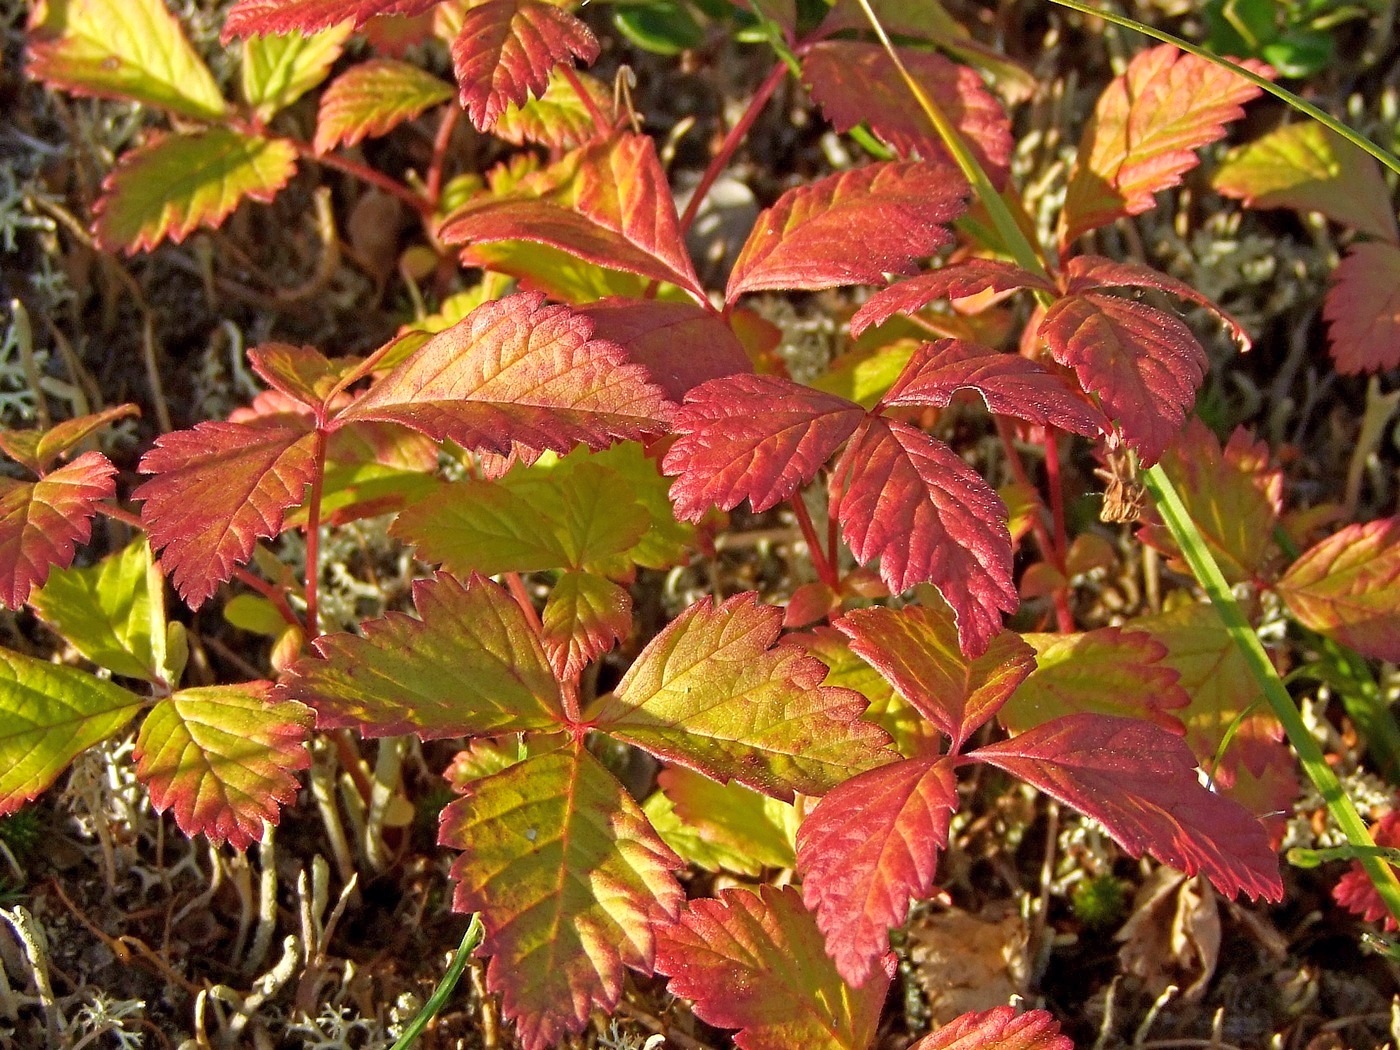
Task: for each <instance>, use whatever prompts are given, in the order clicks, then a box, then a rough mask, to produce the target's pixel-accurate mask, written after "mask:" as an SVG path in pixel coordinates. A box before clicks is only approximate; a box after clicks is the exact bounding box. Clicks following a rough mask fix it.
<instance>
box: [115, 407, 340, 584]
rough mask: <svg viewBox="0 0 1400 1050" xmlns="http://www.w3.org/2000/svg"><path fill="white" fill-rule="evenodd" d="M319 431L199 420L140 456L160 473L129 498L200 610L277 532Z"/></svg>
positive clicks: (311, 466)
mask: <svg viewBox="0 0 1400 1050" xmlns="http://www.w3.org/2000/svg"><path fill="white" fill-rule="evenodd" d="M314 446H315V436H314V434H311V433H308V432H307V430H306V428H305V427H293V426H280V425H274V426H250V425H248V424H244V423H220V422H214V423H200V424H199V425H198V426H197V427H195V428H194V429H193V430H177V431H174V432H173V433H170V434H165V435H163V436H162V437H159V438H157V439H156V444H155V447H154V448H153V449H151V450H150V451H149V452H147V453H146V455H145V456H143V457H142V459H141V467H140V469H141V473H143V474H153V475H155V476H154V477H152V478H151V479H150V480H149V481H147V482H145V483H143V484H142V485H141V486H140V487H139V488H137V489H136V491H135V492H133V493H132V497H133V498H134V499H138V500H144V501H145V503H144V506H142V508H141V520H142V522H143V523H144V524H145V526H146V533H147V535H149V536H150V538H151V546H152V547H154V548H155V549H156V550H157V551H159V552H160V564H161V568H162V569H163V570H164V571H165V572H166V573H167V574H168V575H169V576H170V577H171V579H172V580H173V582H174V584H175V589H176V590H178V591H179V592H180V595H181V597H183V598H184V599H185V601H186V603H188V604H189V606H190V608H192V609H198V608H199V607H200V606H201V605H203V604H204V602H205V601H206V600H207V599H208V598H209V597H211V596H212V595H213V593H214V591H215V590H216V589H217V588H218V586H219V584H221V583H223V582H224V581H225V580H227V579H228V578H229V577H230V576H232V575H233V570H234V567H235V566H237V565H241V564H242V563H243V562H245V561H247V560H248V559H249V558H250V557H251V556H252V554H253V547H254V546H255V545H256V544H257V542H258V540H260V539H267V538H269V537H272V536H276V535H277V534H278V533H279V532H280V531H281V529H282V520H283V518H284V517H285V516H286V513H287V510H288V509H289V508H291V507H294V506H296V504H298V503H300V502H301V499H302V494H303V492H304V491H305V489H306V486H307V485H309V484H311V480H312V478H313V477H314V476H315V473H316V457H315V454H314V451H313V450H314Z"/></svg>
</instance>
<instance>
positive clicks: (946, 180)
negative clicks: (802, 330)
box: [724, 163, 968, 303]
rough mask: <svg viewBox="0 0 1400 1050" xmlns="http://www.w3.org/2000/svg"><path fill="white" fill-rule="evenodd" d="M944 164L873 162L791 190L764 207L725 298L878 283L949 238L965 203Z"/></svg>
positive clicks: (962, 185) (907, 269)
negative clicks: (784, 290)
mask: <svg viewBox="0 0 1400 1050" xmlns="http://www.w3.org/2000/svg"><path fill="white" fill-rule="evenodd" d="M967 192H968V188H967V183H966V181H965V180H964V179H963V178H962V176H961V175H959V174H958V172H957V170H956V169H955V168H953V167H951V166H949V165H942V164H927V163H905V164H870V165H867V166H866V167H864V168H857V169H855V170H854V171H843V172H839V173H837V174H835V175H830V176H828V177H827V178H824V179H819V180H818V181H816V182H812V183H807V184H806V185H802V186H798V187H797V188H795V189H791V190H788V191H787V192H786V193H784V194H783V195H782V196H781V197H779V198H778V201H777V203H776V204H774V205H773V207H771V208H769V209H767V210H766V211H764V212H763V213H762V214H761V215H759V217H758V221H757V222H756V223H755V224H754V227H753V231H752V232H751V233H750V234H749V237H748V240H746V241H745V242H744V247H743V249H742V251H740V253H739V258H738V261H737V262H735V264H734V269H733V271H732V272H731V273H730V275H729V287H728V290H727V291H726V292H725V295H724V297H725V300H726V301H727V302H730V303H732V302H734V301H735V300H736V299H738V298H739V296H741V295H745V294H747V293H749V292H758V291H763V290H765V289H775V290H776V289H797V288H800V289H809V290H815V289H819V288H834V287H837V286H838V285H843V284H880V283H882V282H883V281H884V280H885V277H886V275H887V274H891V273H913V272H914V270H915V264H916V263H917V262H918V261H919V260H920V259H925V258H927V257H928V256H929V255H931V254H933V252H934V250H935V249H937V248H939V247H941V246H942V245H945V244H947V243H948V242H949V240H950V239H951V238H950V236H949V234H948V230H947V227H946V225H945V224H946V223H949V222H952V221H953V220H954V219H956V218H957V217H958V216H959V215H960V214H962V212H963V211H964V210H965V209H966V207H967V202H966V196H967Z"/></svg>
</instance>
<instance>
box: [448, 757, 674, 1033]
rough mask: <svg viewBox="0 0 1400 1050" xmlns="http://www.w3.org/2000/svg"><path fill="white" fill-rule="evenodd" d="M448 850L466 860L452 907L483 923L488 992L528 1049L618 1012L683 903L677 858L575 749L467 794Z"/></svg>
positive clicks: (456, 872)
mask: <svg viewBox="0 0 1400 1050" xmlns="http://www.w3.org/2000/svg"><path fill="white" fill-rule="evenodd" d="M439 842H440V843H441V844H442V845H444V846H449V847H452V848H454V849H460V850H465V851H467V852H465V853H464V854H463V855H462V856H461V857H460V858H458V860H457V862H456V863H455V864H454V865H453V866H452V877H453V879H455V880H456V882H457V888H456V892H455V894H454V896H453V901H452V906H453V907H454V908H455V909H456V910H457V911H460V912H478V913H479V914H480V915H481V920H482V922H483V923H484V924H485V926H486V931H487V933H486V939H485V942H484V943H483V952H484V953H485V954H487V955H490V956H491V961H490V963H489V964H488V966H487V969H486V987H487V989H488V990H490V991H492V992H499V993H500V994H501V1003H502V1007H503V1009H504V1011H505V1014H506V1016H507V1017H509V1018H511V1019H513V1020H514V1021H515V1022H516V1030H517V1033H518V1035H519V1037H520V1040H521V1042H522V1044H523V1045H524V1047H525V1050H545V1048H547V1047H552V1046H554V1045H556V1043H558V1042H559V1041H560V1040H561V1039H562V1037H563V1036H565V1035H566V1034H568V1033H571V1032H578V1031H581V1030H582V1029H583V1027H584V1025H585V1024H587V1023H588V1016H589V1013H590V1011H591V1010H592V1009H593V1008H594V1007H598V1008H600V1009H603V1010H610V1009H611V1008H612V1007H613V1006H615V1005H616V1004H617V1001H618V999H619V997H620V996H621V994H622V987H623V981H624V974H625V970H624V967H628V966H630V967H632V968H634V969H637V970H641V971H642V972H643V973H650V972H651V968H652V958H653V954H654V950H655V948H654V939H653V934H652V929H653V926H654V925H655V924H657V923H661V922H664V921H667V920H670V919H674V918H675V916H676V913H677V910H678V909H679V907H680V904H681V902H682V901H683V900H684V896H685V895H684V893H683V892H682V890H681V887H680V885H679V884H678V883H677V882H676V879H675V876H674V874H672V873H673V872H674V871H676V870H677V869H678V868H680V867H681V861H680V859H679V858H678V857H677V856H676V855H675V854H674V853H672V852H671V850H670V849H668V848H667V847H666V845H665V844H664V843H663V842H662V841H661V840H660V839H659V838H657V836H656V833H655V832H654V831H653V830H652V828H651V825H649V824H648V823H647V819H646V816H645V815H644V814H643V813H642V810H641V807H639V806H638V805H637V803H636V802H634V801H633V800H632V798H631V796H630V795H628V794H627V792H626V791H625V790H623V787H622V785H621V784H619V783H618V782H617V781H616V780H615V779H613V777H612V775H611V774H610V773H608V771H607V770H605V769H604V768H603V767H602V766H601V765H600V764H599V763H598V760H597V759H595V758H594V757H593V756H592V755H590V754H589V753H588V752H587V751H586V750H584V749H583V748H582V747H581V746H578V745H574V746H571V747H566V748H563V749H560V750H557V751H552V752H549V753H547V754H542V755H532V756H531V757H529V758H527V759H525V761H523V762H520V763H517V764H515V765H512V766H510V767H509V768H508V769H506V770H504V771H503V772H500V773H497V774H495V775H493V776H488V777H486V778H485V779H482V780H477V781H474V782H472V783H469V784H467V785H466V787H465V790H464V792H463V795H462V797H461V798H459V799H457V800H456V801H455V802H453V803H451V804H450V805H449V806H447V808H446V809H444V810H443V812H442V831H441V834H440V836H439Z"/></svg>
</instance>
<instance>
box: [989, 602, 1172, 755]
mask: <svg viewBox="0 0 1400 1050" xmlns="http://www.w3.org/2000/svg"><path fill="white" fill-rule="evenodd" d="M1022 637H1023V638H1024V639H1025V641H1026V642H1028V643H1029V644H1030V646H1031V647H1032V648H1033V649H1034V650H1035V670H1034V671H1033V672H1032V673H1031V675H1030V677H1028V678H1027V679H1026V680H1025V681H1024V682H1023V683H1021V687H1020V688H1019V689H1017V690H1016V692H1015V694H1014V695H1012V697H1011V699H1010V700H1008V701H1007V702H1006V706H1005V707H1003V708H1002V709H1001V712H1000V714H999V718H1000V721H1001V724H1002V725H1004V726H1006V728H1007V729H1009V730H1011V732H1013V733H1023V732H1025V731H1026V730H1027V729H1031V728H1033V727H1034V726H1038V725H1043V724H1044V723H1046V722H1048V721H1050V720H1051V719H1052V718H1059V717H1061V716H1063V715H1070V714H1080V713H1082V712H1094V713H1097V714H1104V715H1123V716H1126V717H1132V718H1143V719H1148V720H1150V721H1152V722H1156V723H1157V724H1158V725H1160V726H1163V727H1164V728H1166V729H1169V730H1172V731H1174V732H1180V730H1181V723H1180V722H1179V721H1178V720H1177V719H1176V718H1174V717H1173V716H1172V715H1170V714H1167V712H1168V711H1172V712H1175V711H1180V710H1181V709H1182V708H1185V707H1186V706H1187V705H1188V704H1189V703H1190V702H1191V698H1190V696H1188V695H1187V693H1186V692H1185V691H1184V690H1183V689H1182V688H1181V686H1180V685H1179V684H1178V678H1179V677H1180V675H1179V674H1178V673H1177V671H1176V669H1175V668H1173V667H1171V666H1169V665H1168V664H1165V663H1163V660H1164V658H1165V657H1166V655H1167V648H1166V646H1165V645H1163V644H1162V643H1161V642H1159V641H1157V640H1156V639H1154V638H1153V637H1152V636H1151V635H1149V634H1145V633H1143V632H1142V631H1124V630H1122V629H1120V628H1118V627H1100V628H1098V629H1097V630H1093V631H1085V632H1083V633H1080V634H1027V635H1023V636H1022Z"/></svg>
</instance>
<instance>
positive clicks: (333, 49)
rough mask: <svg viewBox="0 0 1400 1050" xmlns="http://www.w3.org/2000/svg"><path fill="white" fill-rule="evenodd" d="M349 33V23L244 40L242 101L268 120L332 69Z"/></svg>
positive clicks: (263, 118)
mask: <svg viewBox="0 0 1400 1050" xmlns="http://www.w3.org/2000/svg"><path fill="white" fill-rule="evenodd" d="M349 36H350V26H349V25H348V24H344V23H342V24H341V25H338V26H332V27H331V28H329V29H327V30H324V31H323V32H320V33H314V34H312V35H310V36H307V35H305V34H303V33H299V32H294V33H287V34H285V35H283V36H259V37H252V38H251V39H248V40H245V41H243V62H242V66H241V68H240V70H239V73H240V74H241V76H242V89H243V101H245V102H247V103H248V105H250V106H252V107H253V110H254V112H256V113H257V115H258V118H259V119H260V120H264V121H267V120H271V119H272V118H273V117H274V116H275V115H276V114H278V113H280V112H281V111H282V110H284V109H286V108H287V107H288V106H290V105H291V104H292V103H293V102H295V101H296V100H297V99H299V98H301V96H302V95H304V94H306V93H307V92H308V91H310V90H311V89H312V88H314V87H315V86H316V85H317V84H319V83H320V82H321V81H322V80H324V79H326V74H327V73H329V72H330V71H331V66H333V65H335V63H336V60H337V59H338V58H340V54H341V51H342V50H344V45H345V41H346V39H347V38H348V37H349Z"/></svg>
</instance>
